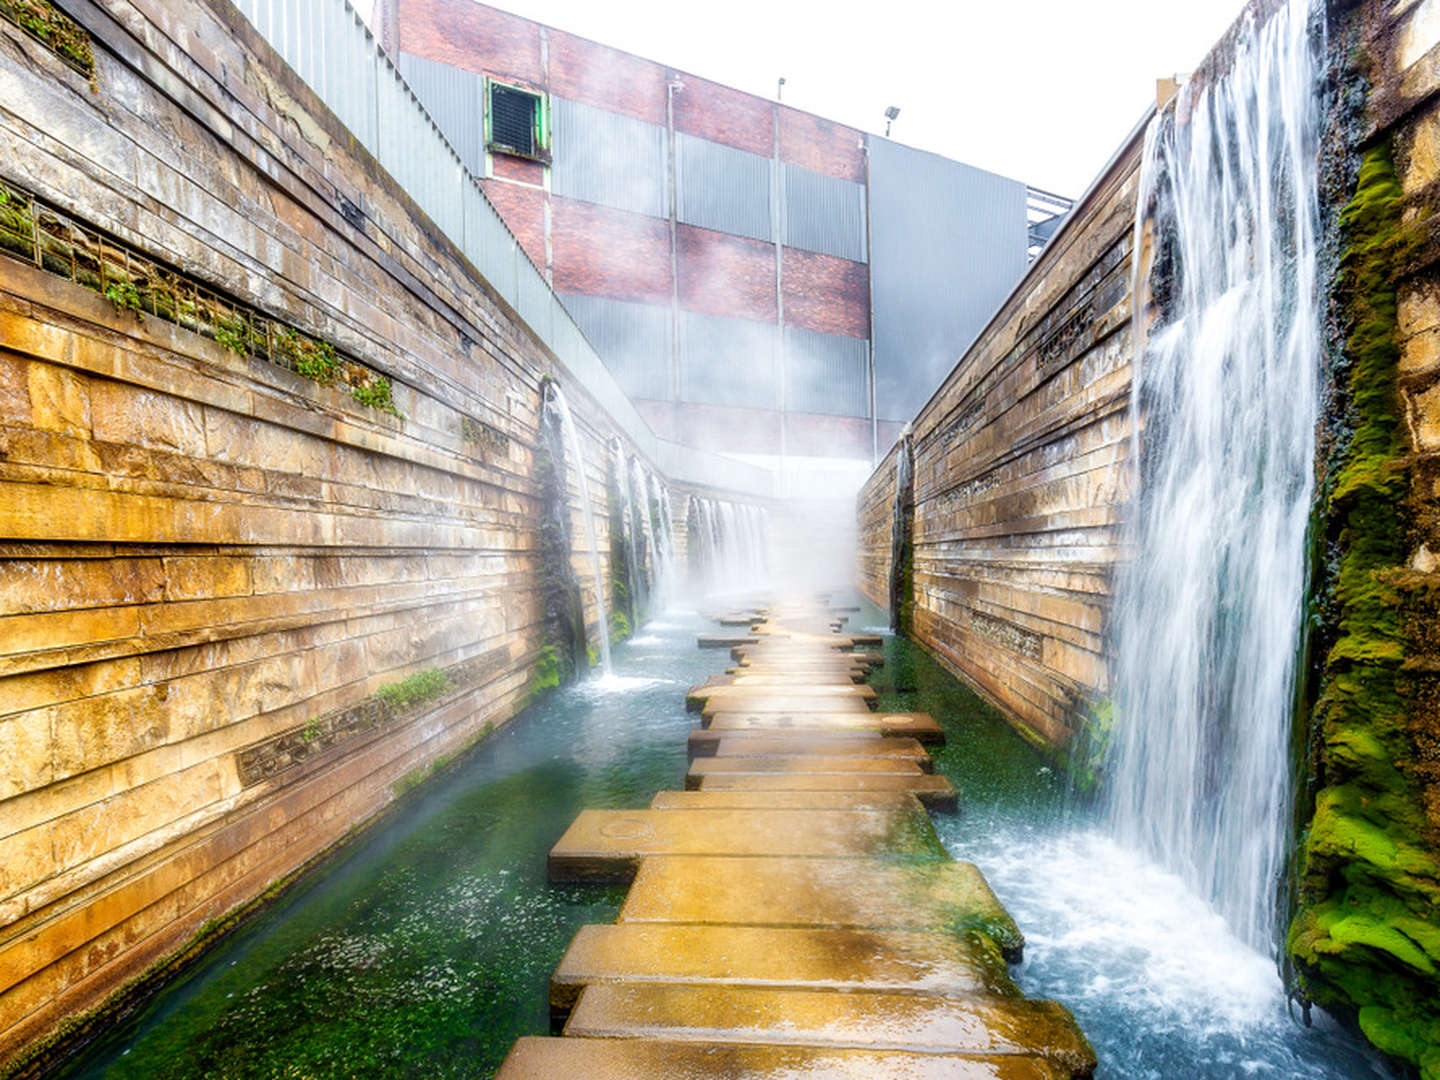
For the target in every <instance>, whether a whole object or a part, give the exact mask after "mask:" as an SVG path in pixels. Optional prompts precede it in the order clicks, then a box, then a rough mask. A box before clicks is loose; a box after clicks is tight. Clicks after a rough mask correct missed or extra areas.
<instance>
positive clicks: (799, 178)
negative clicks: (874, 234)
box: [785, 164, 865, 262]
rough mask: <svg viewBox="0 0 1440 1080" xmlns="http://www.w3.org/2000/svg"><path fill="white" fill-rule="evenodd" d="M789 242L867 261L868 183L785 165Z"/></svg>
mask: <svg viewBox="0 0 1440 1080" xmlns="http://www.w3.org/2000/svg"><path fill="white" fill-rule="evenodd" d="M785 243H787V244H789V245H790V246H791V247H797V248H804V249H805V250H806V251H818V252H820V253H821V254H822V255H838V256H840V257H841V258H842V259H853V260H854V261H856V262H864V261H865V185H864V184H857V183H854V182H853V181H850V180H840V179H838V178H837V177H834V176H826V175H825V174H823V173H817V172H812V171H811V170H809V169H803V168H801V167H800V166H799V165H789V164H787V165H786V166H785Z"/></svg>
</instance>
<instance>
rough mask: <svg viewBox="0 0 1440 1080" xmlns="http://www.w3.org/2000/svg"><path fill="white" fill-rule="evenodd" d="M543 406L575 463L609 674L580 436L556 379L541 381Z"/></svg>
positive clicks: (603, 666)
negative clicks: (555, 416)
mask: <svg viewBox="0 0 1440 1080" xmlns="http://www.w3.org/2000/svg"><path fill="white" fill-rule="evenodd" d="M545 405H546V406H547V407H549V408H553V409H554V410H555V412H556V414H558V415H559V417H560V430H561V431H562V432H563V433H564V435H565V445H566V447H567V448H568V453H569V456H570V457H571V458H572V459H573V460H574V462H575V475H576V477H577V478H578V484H579V488H580V510H581V517H582V519H583V520H584V522H585V539H586V540H587V542H588V543H589V545H590V570H591V573H592V574H593V575H594V579H595V610H596V611H597V612H598V613H599V615H600V634H599V642H598V645H599V649H598V651H599V654H600V670H601V672H602V673H604V674H606V675H609V674H610V616H609V613H608V612H607V611H606V610H605V580H604V579H603V578H602V577H601V576H600V552H599V549H597V548H596V546H595V519H594V510H593V508H592V507H591V505H590V484H589V481H587V480H586V478H585V459H584V457H582V456H581V454H580V435H579V433H578V432H576V430H575V420H574V418H572V417H571V415H570V406H569V405H567V404H566V402H565V394H564V392H563V391H562V390H561V389H560V384H559V383H557V382H553V381H551V382H547V383H546V384H545Z"/></svg>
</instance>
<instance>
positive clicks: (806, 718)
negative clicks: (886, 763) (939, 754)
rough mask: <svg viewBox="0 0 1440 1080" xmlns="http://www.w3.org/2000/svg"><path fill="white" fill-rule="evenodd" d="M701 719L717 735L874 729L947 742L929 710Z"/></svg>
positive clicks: (721, 714) (717, 714)
mask: <svg viewBox="0 0 1440 1080" xmlns="http://www.w3.org/2000/svg"><path fill="white" fill-rule="evenodd" d="M700 722H701V724H703V725H704V730H705V731H712V732H715V733H716V734H717V735H723V734H726V733H729V732H745V731H765V732H767V733H774V732H777V731H787V732H788V731H793V732H795V733H796V734H803V735H814V734H816V733H826V732H857V731H874V732H877V733H879V734H881V735H908V736H910V737H911V738H913V739H916V740H917V741H919V742H922V743H931V744H937V743H944V742H945V731H944V729H943V728H941V727H940V725H939V724H938V723H936V722H935V718H934V717H932V716H931V715H930V714H929V713H881V712H870V711H869V710H868V709H866V710H863V711H862V710H859V709H852V710H849V711H846V712H785V711H779V712H757V711H755V710H753V709H750V710H716V711H714V712H709V711H708V710H707V711H705V712H702V713H701V717H700Z"/></svg>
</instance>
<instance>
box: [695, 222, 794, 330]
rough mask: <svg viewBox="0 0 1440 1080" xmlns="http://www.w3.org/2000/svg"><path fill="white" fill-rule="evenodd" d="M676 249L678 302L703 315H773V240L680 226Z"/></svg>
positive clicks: (770, 318) (770, 316)
mask: <svg viewBox="0 0 1440 1080" xmlns="http://www.w3.org/2000/svg"><path fill="white" fill-rule="evenodd" d="M676 248H677V250H678V254H679V259H678V262H679V266H680V304H681V306H682V307H686V308H689V309H690V310H691V311H702V312H704V313H705V314H707V315H733V316H738V317H740V318H745V319H761V320H773V319H774V318H775V315H776V311H775V246H774V245H773V244H767V243H765V242H764V241H763V240H750V239H747V238H745V237H742V236H731V235H729V234H728V233H720V232H712V231H711V230H710V229H697V228H695V227H694V226H691V225H681V226H680V227H679V231H678V233H677V235H676Z"/></svg>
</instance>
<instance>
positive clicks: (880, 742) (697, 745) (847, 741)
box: [688, 729, 934, 772]
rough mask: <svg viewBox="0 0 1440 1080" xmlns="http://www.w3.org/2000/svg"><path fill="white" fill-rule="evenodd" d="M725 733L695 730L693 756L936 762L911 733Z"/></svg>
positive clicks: (926, 764) (690, 746)
mask: <svg viewBox="0 0 1440 1080" xmlns="http://www.w3.org/2000/svg"><path fill="white" fill-rule="evenodd" d="M722 736H723V733H722V732H713V731H709V730H707V729H701V730H700V731H692V732H691V733H690V739H689V743H688V749H689V751H690V755H691V757H770V756H772V755H775V754H828V755H835V756H841V757H885V758H899V759H903V760H906V761H913V762H915V764H917V765H918V766H920V769H921V770H922V771H923V772H929V771H930V770H931V767H932V766H933V764H934V763H933V762H932V761H931V759H930V754H929V752H928V751H926V749H925V747H923V746H921V745H920V742H919V740H917V739H913V738H911V737H909V736H902V737H890V738H887V737H886V736H884V735H881V734H880V733H879V732H878V731H865V732H858V733H855V734H849V733H840V732H836V733H831V734H824V735H796V734H787V733H785V732H784V731H783V730H779V731H772V732H765V733H762V734H758V735H757V734H750V733H742V732H734V733H731V734H730V735H729V736H728V737H722Z"/></svg>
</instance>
